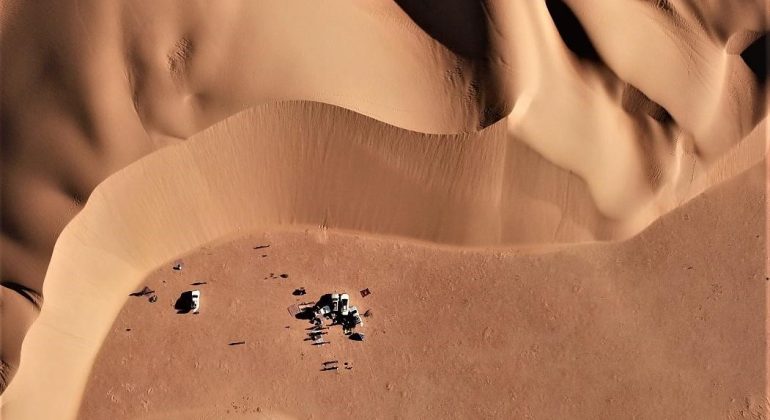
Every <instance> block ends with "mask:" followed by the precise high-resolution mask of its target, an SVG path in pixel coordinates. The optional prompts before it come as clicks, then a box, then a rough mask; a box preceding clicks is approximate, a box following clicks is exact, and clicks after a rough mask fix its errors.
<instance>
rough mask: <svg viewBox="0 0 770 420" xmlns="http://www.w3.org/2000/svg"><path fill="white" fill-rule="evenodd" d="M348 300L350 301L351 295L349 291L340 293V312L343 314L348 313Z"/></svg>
mask: <svg viewBox="0 0 770 420" xmlns="http://www.w3.org/2000/svg"><path fill="white" fill-rule="evenodd" d="M348 302H350V296H348V294H347V293H343V294H342V295H340V313H341V314H342V315H343V316H345V315H347V314H348Z"/></svg>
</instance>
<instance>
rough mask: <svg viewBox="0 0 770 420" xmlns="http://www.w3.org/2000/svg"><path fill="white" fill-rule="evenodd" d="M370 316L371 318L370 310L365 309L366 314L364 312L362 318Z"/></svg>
mask: <svg viewBox="0 0 770 420" xmlns="http://www.w3.org/2000/svg"><path fill="white" fill-rule="evenodd" d="M370 316H372V310H371V309H367V310H366V312H364V317H365V318H369V317H370Z"/></svg>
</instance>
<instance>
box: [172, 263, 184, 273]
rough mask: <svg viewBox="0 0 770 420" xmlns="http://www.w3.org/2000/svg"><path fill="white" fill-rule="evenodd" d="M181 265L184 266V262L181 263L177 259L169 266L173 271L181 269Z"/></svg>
mask: <svg viewBox="0 0 770 420" xmlns="http://www.w3.org/2000/svg"><path fill="white" fill-rule="evenodd" d="M182 267H184V264H182V262H181V261H177V262H176V263H174V266H173V267H171V269H172V270H174V271H182Z"/></svg>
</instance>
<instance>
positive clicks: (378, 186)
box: [0, 0, 767, 386]
mask: <svg viewBox="0 0 770 420" xmlns="http://www.w3.org/2000/svg"><path fill="white" fill-rule="evenodd" d="M398 3H399V4H395V3H394V4H382V3H380V2H375V1H365V2H356V3H348V2H341V1H333V2H323V3H321V2H312V3H308V2H302V1H263V2H253V1H242V2H227V3H221V2H209V3H206V2H199V3H195V4H191V3H190V2H185V1H178V0H174V1H171V0H168V1H160V2H159V1H143V2H135V1H127V2H104V1H97V0H93V1H87V2H82V1H81V2H78V1H72V2H59V3H57V4H48V3H40V2H24V3H23V4H22V2H18V1H14V0H11V1H5V2H3V3H2V5H1V6H0V7H2V9H1V13H0V17H1V18H2V23H3V25H2V26H3V28H2V50H1V51H0V52H2V56H3V58H4V60H3V72H2V75H0V77H1V79H0V80H1V83H2V90H3V94H2V96H1V97H0V109H2V111H0V117H1V118H2V121H1V124H0V126H1V127H2V142H3V143H2V147H3V150H2V157H1V158H2V167H1V168H0V171H2V173H1V175H2V199H1V200H0V202H1V203H2V209H0V215H1V216H2V223H1V224H2V226H1V227H2V239H1V243H0V246H2V254H0V258H1V261H0V264H2V285H3V286H4V287H3V289H2V290H3V296H2V305H3V306H2V326H3V337H2V338H3V341H2V342H3V344H2V349H0V350H1V353H0V356H1V357H0V359H1V360H2V361H3V365H2V375H0V379H2V383H1V384H2V385H3V386H4V384H5V383H7V380H8V379H9V377H10V375H11V374H12V372H13V371H14V369H15V368H16V367H17V366H18V363H19V356H20V353H19V351H20V343H21V340H22V339H23V337H24V332H25V331H26V329H27V326H28V325H30V323H31V321H32V320H33V319H34V317H35V316H36V313H37V312H38V311H39V306H40V303H41V301H42V291H43V279H44V278H46V277H47V276H48V277H50V276H57V275H59V274H55V273H58V272H59V269H56V268H53V267H52V266H51V267H49V265H48V263H49V259H50V257H51V253H52V251H53V248H54V243H56V242H57V239H58V238H60V236H59V234H60V232H61V231H62V230H63V229H64V227H65V226H66V225H67V224H68V223H69V222H70V220H71V219H72V218H73V217H74V216H75V214H77V213H78V212H79V211H80V209H81V208H82V207H83V204H84V203H85V202H86V200H89V202H91V201H92V200H91V197H90V196H91V193H92V191H93V190H94V188H95V187H96V186H97V185H99V184H100V183H101V182H102V181H104V180H105V179H107V177H108V176H110V175H111V174H113V173H115V172H116V171H118V170H120V169H121V168H124V167H126V165H129V164H130V163H132V162H135V161H136V160H138V159H140V158H142V157H143V156H147V155H149V156H148V159H151V160H148V161H144V162H140V163H139V164H138V166H136V167H135V168H134V169H131V170H129V172H130V173H134V175H129V176H124V177H122V178H121V179H122V181H115V182H113V183H112V185H114V186H115V188H116V189H115V191H110V188H108V187H104V188H102V194H105V195H106V196H107V197H109V199H107V200H106V201H105V203H107V204H94V205H95V206H98V205H108V206H117V204H115V203H117V201H112V204H109V203H110V202H111V200H118V199H119V198H118V197H120V196H126V195H128V193H127V191H129V190H132V189H134V188H140V187H138V186H134V185H132V184H133V183H138V184H144V183H146V182H147V179H146V178H145V177H142V176H141V173H142V171H144V173H145V174H156V173H159V174H162V175H160V176H161V178H163V177H171V178H164V179H166V180H167V182H166V183H164V184H163V185H160V186H157V185H155V184H152V183H150V184H151V185H152V186H150V187H149V188H150V189H151V190H153V191H154V192H153V194H155V195H153V194H149V195H147V197H157V198H147V200H148V201H147V202H154V205H156V206H164V205H171V204H170V203H172V202H173V203H178V201H175V200H169V201H164V199H162V198H160V197H162V196H163V195H162V194H160V192H163V193H164V194H170V195H173V194H177V192H174V191H173V188H171V186H172V185H181V186H180V187H179V188H180V189H181V190H183V191H186V192H187V193H189V194H191V195H190V197H196V198H195V199H188V200H187V201H186V202H187V203H188V204H186V205H188V206H198V210H201V209H207V210H206V211H217V212H220V213H221V214H222V215H223V216H222V218H223V219H222V220H225V219H228V220H227V221H226V222H225V221H222V222H221V224H220V225H217V227H211V228H206V227H203V228H201V229H210V232H208V233H206V234H201V235H197V234H192V233H191V234H190V235H191V236H190V237H189V238H186V239H179V240H180V241H182V243H184V244H185V247H189V246H190V244H193V243H198V242H195V241H199V240H204V238H205V240H210V239H211V238H212V236H210V234H212V233H216V234H217V235H224V234H227V233H228V232H232V231H233V229H236V228H237V227H238V226H245V225H249V226H256V225H259V226H263V225H270V224H291V223H311V224H326V225H334V226H338V227H344V228H353V229H359V230H364V231H369V232H378V233H391V234H399V235H405V236H411V237H416V238H422V239H428V240H433V241H438V242H447V243H455V244H474V245H480V244H506V245H513V244H527V243H530V244H531V243H554V242H560V243H561V242H574V241H586V240H595V239H615V238H622V237H628V236H629V235H632V234H634V233H636V232H638V231H639V230H640V229H642V228H643V227H644V226H647V225H648V224H649V223H650V222H652V221H653V220H655V218H657V217H658V216H659V215H661V214H663V213H665V212H666V211H668V210H670V209H672V208H675V207H676V206H678V205H680V204H681V203H682V202H683V201H684V200H687V199H689V198H691V197H693V196H694V195H696V194H698V193H699V192H701V191H703V190H704V189H705V188H708V187H709V186H711V185H713V184H714V183H716V182H719V181H721V180H724V179H728V178H730V177H732V176H734V175H735V174H737V173H740V172H741V171H743V170H744V169H746V168H748V167H750V166H752V165H753V164H755V163H756V162H759V161H760V160H761V159H762V157H763V155H764V154H765V144H764V142H765V129H766V125H765V122H764V121H763V120H764V118H765V115H766V110H765V101H766V96H765V95H764V89H765V86H766V85H765V84H764V77H765V76H766V75H764V74H761V72H760V71H758V70H757V69H759V68H760V66H757V65H756V63H757V61H756V60H750V59H748V58H747V57H749V56H750V54H745V51H746V50H747V49H749V47H751V46H752V45H754V43H755V42H756V41H757V40H761V39H763V38H762V34H764V33H765V32H766V30H767V26H766V25H767V19H766V16H767V10H766V9H765V8H764V5H763V4H762V3H763V2H761V1H756V2H748V1H746V2H741V7H736V6H734V5H728V4H727V3H725V2H715V1H711V2H698V3H695V2H685V1H670V2H669V1H657V2H598V1H597V2H579V1H574V2H573V1H567V2H561V1H544V2H541V1H534V2H508V1H489V2H480V3H479V5H478V7H470V6H462V7H459V6H456V5H457V4H459V3H451V2H450V3H447V4H448V5H445V6H444V7H445V9H437V10H447V13H444V14H442V13H428V12H427V11H426V10H427V9H426V8H424V7H423V6H420V5H419V3H418V2H412V1H409V0H404V1H401V2H398ZM610 3H611V4H610ZM731 4H732V3H731ZM399 5H400V7H399ZM458 7H459V8H458ZM468 7H470V8H468ZM463 15H467V19H465V18H464V17H463ZM466 20H467V22H469V23H468V24H467V25H464V26H463V27H462V28H461V29H459V30H457V31H456V32H453V30H452V25H450V24H451V23H452V22H456V21H466ZM747 60H748V61H747ZM294 99H298V100H306V101H317V102H323V103H328V104H333V105H337V106H340V107H342V108H346V109H349V110H351V111H354V112H356V113H358V114H363V115H365V116H368V117H371V118H374V119H375V120H379V121H382V122H384V123H387V124H391V125H392V126H395V127H398V128H394V127H391V126H388V125H386V124H383V123H378V122H376V121H374V120H370V119H367V118H363V117H360V116H358V115H355V114H353V113H350V112H345V111H340V110H337V109H335V108H332V107H324V106H320V105H307V104H306V105H302V104H293V105H274V106H272V107H269V106H268V107H261V108H259V109H257V110H254V111H247V112H245V113H242V114H239V115H238V116H236V117H234V118H232V119H231V120H228V121H227V122H223V123H221V124H220V125H219V126H218V127H212V128H211V129H210V130H208V131H205V132H203V133H201V134H199V135H198V136H197V137H194V138H193V139H191V140H190V146H187V145H185V146H184V147H177V148H170V149H162V150H160V151H159V152H157V153H164V152H165V153H166V154H165V155H158V156H156V157H155V158H154V159H155V160H152V158H153V156H154V155H153V154H151V153H152V152H153V151H156V150H159V149H161V148H162V147H163V146H167V145H171V144H174V143H177V142H179V141H180V140H181V139H186V138H188V137H190V136H193V135H194V134H195V133H198V132H200V131H201V130H203V129H205V128H206V127H209V126H211V125H212V124H214V123H216V122H218V121H220V120H222V119H224V118H226V117H228V116H230V115H233V114H235V113H237V112H239V111H241V110H243V109H245V108H249V107H252V106H255V105H259V104H262V103H265V102H274V101H280V100H294ZM501 119H502V120H501ZM316 125H317V126H318V130H317V131H315V130H316ZM399 128H400V129H399ZM481 128H486V129H485V130H484V131H481V132H479V131H478V130H479V129H481ZM303 130H304V131H303ZM407 130H411V131H407ZM419 132H423V133H434V134H444V136H426V135H423V134H419ZM311 133H312V135H311ZM450 133H465V134H455V135H452V134H450ZM160 156H165V157H167V162H175V163H173V164H169V165H168V167H164V166H163V164H162V163H161V161H160V160H159V159H160ZM152 162H155V163H152ZM215 162H216V163H215ZM138 168H141V169H138ZM170 170H176V171H179V172H178V173H173V172H172V173H169V172H167V171H170ZM136 171H139V172H138V174H137V172H136ZM156 171H157V172H156ZM153 176H155V175H153ZM185 176H193V177H195V179H196V180H197V182H199V183H201V184H200V186H193V184H192V183H190V182H187V183H184V182H182V181H185V180H187V181H189V179H186V178H184V177H185ZM174 177H180V178H174ZM172 178H173V179H174V181H171V179H172ZM177 181H178V182H181V183H180V184H177ZM141 188H145V187H141ZM169 188H171V189H169ZM174 188H176V187H174ZM186 188H190V189H189V190H187V189H186ZM137 191H138V190H137ZM209 193H210V194H211V196H212V198H211V200H210V201H206V200H201V199H199V197H198V195H206V194H209ZM214 198H216V200H221V201H216V200H214ZM144 199H145V198H142V197H137V198H136V200H139V201H141V200H144ZM153 200H156V201H153ZM204 203H212V204H204ZM223 203H229V204H227V205H225V204H223ZM230 204H232V205H230ZM126 205H127V206H128V207H127V208H134V209H139V208H141V209H142V210H141V212H139V210H135V211H137V212H139V213H136V214H135V215H134V216H131V217H136V218H137V219H142V218H148V217H149V219H152V216H151V215H150V216H148V215H147V214H145V213H146V212H147V211H149V210H148V207H142V206H138V207H132V206H133V205H134V204H126ZM206 206H210V207H206ZM115 208H117V207H115ZM198 210H196V211H198ZM94 214H98V212H95V213H94ZM190 214H191V215H192V214H195V212H191V213H190ZM102 217H107V216H102ZM184 220H186V219H184V218H180V219H179V220H178V221H169V220H165V221H155V222H152V223H156V222H157V223H159V225H158V226H162V225H163V223H171V224H172V225H173V224H174V223H182V221H184ZM161 222H163V223H161ZM101 223H104V224H103V225H102V224H101ZM137 223H139V225H134V224H131V223H126V224H124V225H123V226H115V224H114V223H112V222H107V221H102V222H100V223H98V224H97V225H96V226H110V227H111V228H113V227H114V230H109V229H108V230H105V231H104V232H102V233H100V234H99V235H102V236H104V237H102V238H100V239H98V240H95V242H93V243H92V245H89V246H95V247H99V246H105V247H107V248H106V249H110V248H109V247H110V245H109V244H112V243H113V241H115V240H120V239H119V238H130V237H132V236H131V233H132V232H130V230H129V229H136V228H137V226H144V225H145V222H144V221H141V220H138V222H137ZM146 223H150V222H146ZM178 228H179V229H186V228H185V226H184V225H179V226H178ZM99 229H105V228H103V227H99ZM78 235H79V234H78ZM126 235H127V236H126ZM107 237H112V239H109V238H107ZM123 240H127V239H123ZM66 242H67V241H66V240H64V239H59V242H58V245H57V246H58V247H59V248H61V249H63V248H64V247H66V246H67V245H65V243H66ZM121 246H122V245H121ZM134 246H139V247H143V246H145V245H135V244H134ZM172 248H173V249H177V247H176V246H175V247H172ZM169 249H171V248H169ZM121 258H123V257H121ZM153 261H155V260H154V259H153ZM131 264H135V267H138V268H135V269H136V270H138V271H137V272H142V271H143V270H146V269H147V266H146V265H145V264H144V263H142V262H140V261H132V262H131ZM46 273H48V274H46ZM9 296H10V297H9Z"/></svg>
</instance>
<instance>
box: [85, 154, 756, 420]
mask: <svg viewBox="0 0 770 420" xmlns="http://www.w3.org/2000/svg"><path fill="white" fill-rule="evenodd" d="M763 175H764V171H763V168H762V167H757V168H755V169H753V170H752V171H750V172H749V173H747V174H744V175H742V176H740V177H738V178H736V179H735V180H733V181H731V182H729V183H727V184H725V185H723V186H720V187H718V188H717V189H715V190H711V191H709V192H708V193H706V194H705V195H703V196H701V197H699V198H698V199H696V200H694V201H693V202H691V203H689V204H688V205H686V206H684V207H682V208H680V209H679V210H677V211H675V212H673V213H672V214H670V215H668V216H666V217H664V218H663V219H661V220H660V221H659V222H656V223H655V224H654V225H653V226H651V227H650V228H649V229H648V230H647V231H645V232H643V233H642V234H641V235H639V236H638V237H635V238H633V239H632V240H629V241H627V242H625V243H619V244H594V245H585V246H573V247H567V248H562V249H552V250H529V251H526V250H521V251H510V250H508V251H495V250H458V249H453V248H449V247H437V246H433V245H428V244H422V243H414V242H403V241H397V240H394V239H388V238H379V239H378V238H376V237H371V236H366V235H353V234H344V233H336V232H331V231H324V230H320V229H315V228H314V229H308V230H306V231H304V232H303V231H288V232H287V231H283V232H268V233H264V234H254V235H250V236H248V237H243V238H240V239H237V240H234V241H232V242H227V243H223V244H218V245H212V246H207V247H204V248H202V249H201V250H199V251H197V252H194V253H192V254H190V255H187V256H184V257H183V258H182V259H181V260H182V261H183V262H184V264H185V265H184V269H183V270H182V271H181V272H175V271H173V270H172V269H171V266H172V264H171V262H169V264H167V265H164V266H163V267H160V268H159V269H158V270H157V271H156V272H154V273H153V274H152V275H151V276H149V278H147V280H146V283H145V284H146V285H147V286H149V287H150V288H151V289H154V290H155V291H156V293H157V295H158V296H159V300H158V301H157V302H156V303H150V302H149V301H148V300H147V298H146V297H130V298H127V299H128V300H127V302H126V305H125V307H124V308H123V310H122V312H121V313H120V315H119V316H118V318H117V320H116V321H115V324H114V325H113V328H112V330H111V332H110V335H109V336H108V338H107V340H106V342H105V344H104V347H103V348H102V350H101V352H100V354H99V357H98V359H97V362H96V364H95V366H94V368H93V372H92V375H91V379H90V382H89V385H88V387H87V389H86V393H85V396H84V401H83V404H82V407H81V412H80V415H81V417H82V418H83V419H104V418H112V419H123V418H131V419H182V418H196V419H197V418H204V419H216V418H235V419H238V418H244V419H246V418H248V419H251V418H280V417H281V416H286V417H287V418H340V417H343V416H349V417H356V418H533V419H553V418H585V419H590V418H632V417H633V418H641V419H666V418H670V419H724V418H736V419H738V418H764V417H761V416H762V415H764V414H762V413H764V411H763V410H765V409H766V405H765V399H764V392H765V377H766V368H765V360H766V355H765V352H764V351H761V350H760V349H762V348H764V343H765V314H766V309H765V308H766V295H765V293H766V288H767V280H766V277H765V274H764V259H763V252H762V250H763V249H764V244H765V225H764V221H763V214H764V209H765V206H764V193H763V185H764V182H763V181H764V180H763ZM704 226H710V228H709V229H704V228H703V227H704ZM265 244H269V245H270V247H269V248H264V249H257V250H255V249H254V247H255V246H257V245H265ZM271 274H272V276H271ZM280 274H287V275H288V277H287V278H285V279H284V278H281V277H280ZM196 282H205V284H200V285H191V284H193V283H196ZM297 287H306V288H307V291H308V295H306V296H302V297H295V296H293V295H292V291H293V290H294V289H295V288H297ZM367 287H368V288H370V289H371V291H372V292H373V293H372V294H371V295H369V296H367V297H366V298H361V297H360V296H359V295H358V293H357V291H358V290H360V289H363V288H367ZM194 288H198V289H200V290H201V291H202V311H201V313H200V314H199V315H192V314H184V315H180V314H177V313H176V312H175V311H174V309H173V304H174V301H175V299H176V298H177V297H178V296H179V294H180V293H181V292H182V291H184V290H190V289H194ZM333 290H337V291H348V292H350V293H351V296H352V300H353V303H354V304H358V305H359V307H360V308H361V309H362V310H366V309H370V310H371V311H372V316H371V317H369V318H366V320H365V322H366V325H365V326H364V327H363V328H362V331H363V332H365V333H366V334H367V335H366V341H364V342H353V341H350V340H347V339H345V338H344V336H343V335H342V334H341V332H340V331H339V330H338V329H336V330H332V331H331V332H330V334H329V340H330V341H331V344H329V345H325V346H321V347H315V346H312V345H310V343H309V342H307V341H303V338H304V336H305V335H304V334H305V327H307V326H308V324H307V322H306V321H301V320H296V319H294V318H292V317H291V316H290V314H289V313H288V311H287V309H286V308H287V307H288V306H289V305H291V304H292V303H294V302H296V301H299V300H306V299H305V298H313V297H318V296H319V295H320V294H322V293H325V292H330V291H333ZM308 300H309V299H308ZM238 341H245V344H243V345H232V346H231V345H229V343H232V342H238ZM326 360H339V361H340V366H342V363H343V362H348V363H350V365H351V366H352V369H350V370H345V369H340V370H339V371H337V372H321V371H320V368H321V363H322V362H323V361H326ZM190 416H191V417H190Z"/></svg>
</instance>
